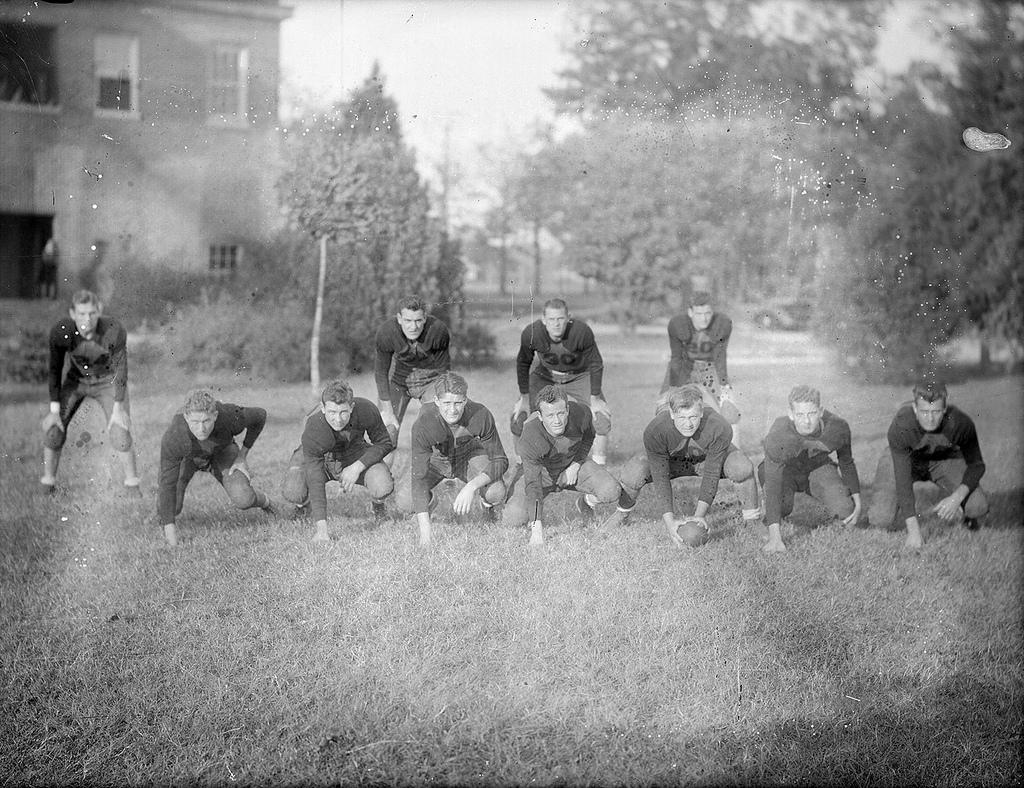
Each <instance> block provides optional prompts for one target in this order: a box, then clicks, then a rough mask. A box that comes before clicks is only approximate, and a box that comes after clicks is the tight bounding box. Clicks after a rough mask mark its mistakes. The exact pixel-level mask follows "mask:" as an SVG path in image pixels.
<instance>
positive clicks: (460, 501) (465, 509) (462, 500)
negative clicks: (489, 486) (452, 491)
mask: <svg viewBox="0 0 1024 788" xmlns="http://www.w3.org/2000/svg"><path fill="white" fill-rule="evenodd" d="M474 498H476V488H475V487H473V486H472V485H469V484H467V485H466V486H465V487H463V488H462V489H461V490H459V494H458V495H456V496H455V500H454V501H453V502H452V511H454V512H455V514H469V512H470V511H471V510H472V508H473V499H474Z"/></svg>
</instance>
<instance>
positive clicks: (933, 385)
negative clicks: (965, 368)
mask: <svg viewBox="0 0 1024 788" xmlns="http://www.w3.org/2000/svg"><path fill="white" fill-rule="evenodd" d="M919 399H923V400H924V401H925V402H938V401H939V400H942V404H943V405H945V404H946V401H947V400H948V399H949V392H948V391H947V390H946V384H945V383H943V382H942V381H940V380H919V381H917V383H915V384H914V402H917V401H918V400H919Z"/></svg>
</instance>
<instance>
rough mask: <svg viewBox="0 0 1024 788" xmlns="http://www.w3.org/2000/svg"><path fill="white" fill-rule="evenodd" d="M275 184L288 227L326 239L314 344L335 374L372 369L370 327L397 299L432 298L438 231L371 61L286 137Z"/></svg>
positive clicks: (394, 108) (391, 309) (395, 112)
mask: <svg viewBox="0 0 1024 788" xmlns="http://www.w3.org/2000/svg"><path fill="white" fill-rule="evenodd" d="M285 159H286V161H285V166H284V173H285V174H284V175H283V176H282V178H281V180H280V183H279V186H280V189H281V192H282V196H283V201H284V203H285V205H286V207H287V208H288V210H289V212H290V214H291V216H292V218H293V220H294V221H295V222H296V224H297V225H298V226H299V227H301V228H303V229H304V230H305V231H306V232H308V233H309V234H310V235H312V236H313V237H315V238H317V239H320V238H326V239H327V241H328V243H327V270H326V271H325V284H324V291H323V292H324V296H325V298H324V304H325V307H324V323H325V325H326V326H327V327H328V328H327V330H326V331H325V332H324V336H323V337H322V341H325V342H326V343H327V345H328V347H329V349H330V351H331V352H332V353H333V354H334V355H335V363H334V365H333V367H334V369H333V372H334V373H338V372H342V371H359V370H361V369H363V368H365V367H367V366H368V365H369V364H371V363H372V359H373V348H372V342H370V341H369V340H368V338H369V337H372V336H373V334H374V330H375V328H376V325H377V323H379V322H380V320H382V319H383V318H384V317H385V316H386V315H389V314H392V313H393V312H394V309H395V300H396V299H397V298H398V297H400V296H401V295H402V294H404V293H408V292H413V293H419V294H421V295H423V296H424V297H425V298H427V299H431V298H433V297H434V296H435V295H436V288H437V278H436V275H437V265H438V256H439V252H440V246H441V245H440V232H439V228H438V227H437V225H436V222H435V221H434V220H433V219H432V218H431V215H430V204H429V199H428V193H427V188H426V185H425V184H424V183H422V182H421V180H420V177H419V175H418V173H417V171H416V162H415V158H414V156H413V153H412V151H411V150H410V149H409V148H408V147H407V146H406V145H405V144H404V142H403V140H402V136H401V131H400V127H399V121H398V108H397V105H396V103H395V101H394V100H393V99H392V98H391V97H390V96H389V95H388V94H387V93H386V92H385V86H384V79H383V77H382V76H381V74H380V71H379V68H378V67H377V66H376V65H375V66H374V69H373V72H372V73H371V75H370V77H369V78H368V79H367V80H366V81H365V82H364V83H363V85H362V86H361V87H360V88H359V89H357V90H356V91H354V92H353V94H352V96H351V97H350V99H349V100H348V101H347V102H345V103H343V104H340V105H338V106H337V107H335V109H334V111H333V112H331V113H328V114H325V115H323V116H320V117H316V118H312V119H310V120H308V121H305V122H302V123H300V124H299V125H297V126H296V127H295V128H293V129H292V130H290V132H289V140H288V144H287V146H286V155H285Z"/></svg>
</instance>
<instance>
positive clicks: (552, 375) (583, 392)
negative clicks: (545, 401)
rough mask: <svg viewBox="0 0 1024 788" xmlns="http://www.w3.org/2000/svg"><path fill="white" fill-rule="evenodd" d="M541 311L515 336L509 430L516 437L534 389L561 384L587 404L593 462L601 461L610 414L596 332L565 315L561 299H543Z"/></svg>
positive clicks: (533, 401) (533, 404)
mask: <svg viewBox="0 0 1024 788" xmlns="http://www.w3.org/2000/svg"><path fill="white" fill-rule="evenodd" d="M542 315H543V317H542V318H541V319H540V320H535V321H534V322H533V323H531V324H530V325H528V326H527V327H526V328H524V329H523V333H522V335H521V336H520V339H519V354H518V355H517V356H516V382H517V383H518V385H519V399H518V400H516V404H515V405H514V406H513V408H512V434H513V435H518V434H519V432H520V431H521V429H522V423H523V421H525V419H526V417H527V415H529V413H531V412H532V411H535V410H537V409H538V405H537V397H538V393H539V392H540V391H541V390H542V389H543V388H544V387H546V386H550V385H553V384H554V385H559V386H562V387H564V389H565V391H566V393H567V394H568V396H569V397H570V399H573V400H575V401H576V402H579V403H580V404H583V405H586V406H587V407H589V408H590V411H591V416H592V419H593V426H594V431H595V438H594V441H593V449H594V462H596V463H597V464H598V465H604V464H605V462H607V458H608V433H609V432H611V428H612V414H611V409H610V408H609V407H608V403H607V402H605V399H604V394H603V393H602V391H601V384H602V382H603V378H604V359H602V358H601V351H600V350H598V347H597V340H596V339H594V332H593V331H592V330H591V328H590V326H588V325H587V324H586V323H584V322H583V321H582V320H574V319H572V318H570V317H569V307H568V306H567V305H566V303H565V301H563V300H562V299H561V298H552V299H550V300H548V301H547V302H545V304H544V309H543V312H542ZM535 356H536V361H537V363H536V364H534V363H533V362H534V357H535ZM531 367H532V368H531ZM516 453H517V454H518V453H519V452H518V449H517V450H516Z"/></svg>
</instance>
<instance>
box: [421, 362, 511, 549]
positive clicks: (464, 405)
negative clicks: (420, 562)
mask: <svg viewBox="0 0 1024 788" xmlns="http://www.w3.org/2000/svg"><path fill="white" fill-rule="evenodd" d="M410 467H411V476H412V503H413V508H414V510H415V512H416V519H417V522H418V524H419V528H420V544H428V543H429V542H430V535H431V534H430V516H431V512H433V509H434V505H435V494H434V487H435V486H437V484H438V483H439V482H441V481H442V480H443V479H461V480H462V481H464V482H465V483H466V485H465V486H464V487H463V488H462V490H461V491H459V494H458V495H457V496H456V497H455V501H454V503H453V509H454V510H455V513H456V514H460V515H465V514H469V512H470V509H471V508H472V506H473V501H474V500H475V499H476V498H477V494H478V493H479V497H480V504H481V506H482V507H483V514H484V521H485V522H488V523H493V522H495V520H496V519H497V516H496V513H495V511H494V507H495V506H497V505H500V504H503V503H505V482H504V479H503V476H504V474H505V471H507V470H508V457H507V456H506V455H505V449H504V448H503V447H502V445H501V438H499V437H498V430H497V427H496V426H495V424H494V416H493V414H492V413H491V412H490V411H489V410H488V409H487V408H486V407H485V406H483V405H481V404H480V403H479V402H474V401H473V400H471V399H469V384H468V383H466V380H465V378H463V377H462V376H461V375H459V374H457V373H455V372H445V373H443V374H442V375H441V377H439V378H438V379H437V381H436V382H435V383H434V401H433V402H428V403H427V404H426V405H424V406H423V408H422V410H420V415H419V416H418V417H417V419H416V421H415V422H414V423H413V425H412V460H411V466H410Z"/></svg>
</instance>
